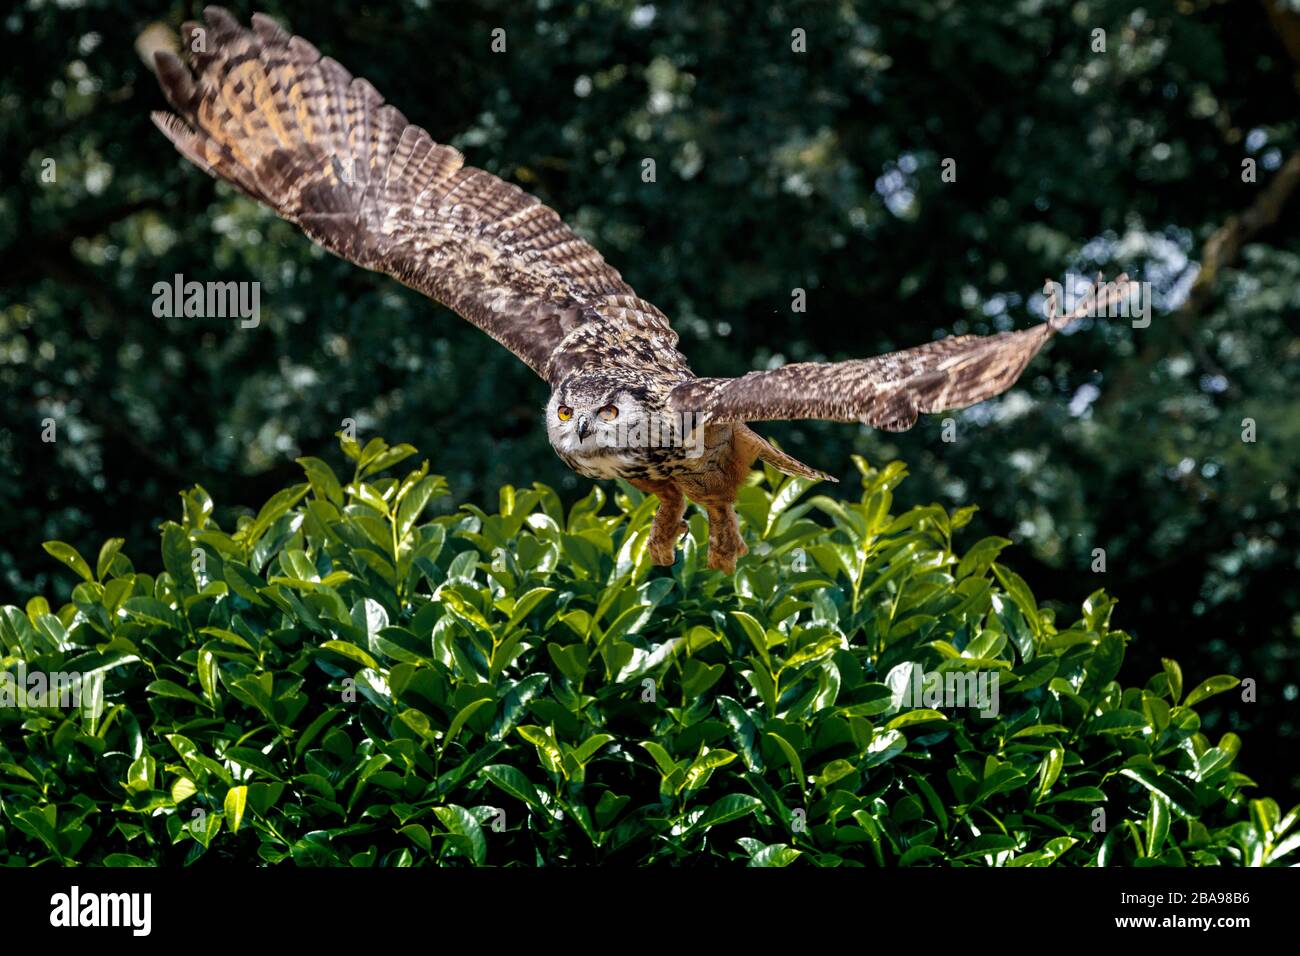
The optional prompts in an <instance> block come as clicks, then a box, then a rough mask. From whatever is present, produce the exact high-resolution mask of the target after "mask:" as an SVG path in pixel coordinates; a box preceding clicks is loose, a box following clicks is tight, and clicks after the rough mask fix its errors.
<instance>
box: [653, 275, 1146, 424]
mask: <svg viewBox="0 0 1300 956" xmlns="http://www.w3.org/2000/svg"><path fill="white" fill-rule="evenodd" d="M1129 291H1130V287H1129V285H1128V281H1127V279H1126V278H1125V277H1122V276H1121V277H1120V278H1119V279H1117V280H1115V282H1114V283H1111V284H1109V285H1108V286H1105V287H1103V290H1102V295H1101V296H1099V297H1097V300H1096V301H1097V306H1096V307H1100V308H1103V309H1104V308H1106V307H1107V306H1108V305H1109V303H1110V302H1111V301H1118V299H1119V298H1120V297H1121V296H1124V295H1127V294H1129ZM1094 307H1095V306H1094V302H1093V301H1091V300H1090V301H1087V302H1085V303H1084V304H1082V305H1081V306H1080V307H1079V309H1077V310H1076V311H1075V312H1074V313H1073V314H1072V315H1070V316H1067V317H1065V318H1063V319H1053V320H1051V321H1049V322H1045V323H1043V324H1042V325H1040V326H1037V327H1036V328H1032V329H1025V330H1023V331H1020V332H1000V333H998V334H997V335H988V336H980V335H958V336H953V337H950V338H946V339H940V340H938V341H935V342H927V343H926V344H925V345H919V346H917V347H916V348H911V349H905V350H903V351H901V352H891V353H889V354H888V355H879V356H876V357H875V358H868V359H853V360H850V361H847V362H802V363H797V364H794V365H783V366H781V367H780V368H774V369H771V370H769V371H759V372H750V373H749V374H748V375H744V376H742V377H741V378H697V379H691V380H689V381H686V382H683V383H682V384H681V385H678V386H677V387H676V388H674V389H673V391H672V394H671V396H670V399H669V401H670V403H671V405H672V407H673V409H674V410H675V411H677V412H683V413H685V412H690V413H694V414H697V415H703V416H705V417H706V419H708V420H710V421H716V422H756V421H775V420H778V419H792V418H822V419H828V420H830V421H837V422H864V423H865V424H867V425H871V426H872V427H874V428H883V429H887V430H889V431H904V430H906V429H908V428H911V427H912V425H914V424H915V423H916V419H917V416H918V415H919V414H920V413H921V412H938V411H943V410H945V409H950V408H965V407H966V406H968V405H974V404H975V403H976V402H982V401H984V400H985V399H986V398H992V397H993V396H994V395H997V394H999V393H1001V392H1004V391H1006V390H1007V389H1008V388H1010V387H1011V385H1012V384H1013V383H1014V382H1015V381H1016V379H1017V378H1019V377H1020V373H1021V372H1023V371H1024V370H1025V366H1026V365H1028V364H1029V361H1030V359H1032V358H1033V357H1034V356H1035V355H1037V354H1038V351H1039V349H1041V348H1042V347H1043V345H1044V343H1046V342H1047V340H1048V339H1049V338H1051V337H1052V335H1053V334H1054V333H1055V332H1056V331H1057V330H1058V329H1060V328H1063V327H1064V326H1065V325H1066V324H1068V323H1069V322H1071V321H1073V320H1074V319H1075V318H1078V317H1080V316H1081V315H1083V314H1087V312H1088V310H1089V309H1092V308H1094Z"/></svg>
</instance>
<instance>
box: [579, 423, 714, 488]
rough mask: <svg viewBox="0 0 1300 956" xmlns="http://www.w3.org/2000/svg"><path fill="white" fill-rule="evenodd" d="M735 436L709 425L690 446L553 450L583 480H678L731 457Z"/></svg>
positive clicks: (710, 469) (700, 472) (699, 472)
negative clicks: (586, 450)
mask: <svg viewBox="0 0 1300 956" xmlns="http://www.w3.org/2000/svg"><path fill="white" fill-rule="evenodd" d="M733 437H734V426H732V425H729V424H728V425H709V426H705V428H704V435H703V440H702V441H694V442H690V443H683V444H674V445H665V446H648V447H628V448H599V449H593V450H592V451H591V452H590V453H588V454H582V455H575V454H572V453H570V452H567V451H562V450H560V449H559V448H557V449H556V454H558V455H559V456H560V459H561V460H562V461H563V462H564V463H565V464H566V465H568V466H569V467H570V468H572V469H573V470H574V471H576V472H577V473H578V474H580V475H582V476H583V477H586V478H604V479H610V478H622V479H624V480H625V481H643V480H651V481H663V480H666V479H670V478H676V479H681V478H684V477H689V476H696V475H702V474H705V473H708V472H712V471H716V470H717V469H718V468H719V467H720V466H721V463H722V459H723V458H725V457H726V456H727V455H728V454H730V450H731V446H732V441H733Z"/></svg>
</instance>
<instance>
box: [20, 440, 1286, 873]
mask: <svg viewBox="0 0 1300 956" xmlns="http://www.w3.org/2000/svg"><path fill="white" fill-rule="evenodd" d="M344 450H345V451H346V452H347V453H348V455H349V456H350V458H351V459H352V461H353V464H354V466H355V474H354V477H353V480H352V482H351V483H350V484H348V485H347V486H346V487H342V486H341V485H340V483H339V481H338V480H337V478H336V477H335V475H334V473H333V472H332V471H331V469H330V468H329V467H328V466H327V465H326V464H325V463H324V462H322V461H319V460H317V459H303V460H302V465H303V467H304V470H305V472H306V475H307V478H308V481H307V482H305V483H303V484H300V485H296V486H294V487H291V488H287V489H285V490H284V491H282V492H280V493H279V494H277V495H275V496H274V497H273V498H272V499H271V500H270V501H269V502H267V504H266V505H265V506H264V507H263V508H262V509H261V511H260V512H258V513H257V515H256V516H252V515H249V516H246V517H242V518H240V519H239V521H238V523H237V527H236V530H234V531H233V533H228V532H225V531H222V530H221V529H220V528H218V527H217V526H216V524H215V523H214V521H213V517H212V514H213V505H212V502H211V500H210V499H209V497H208V495H207V494H206V492H204V491H203V489H202V488H199V487H195V488H194V489H192V490H191V491H189V492H186V493H184V494H182V496H181V497H182V501H183V506H184V507H183V518H182V521H181V522H180V523H179V524H178V523H173V522H168V523H165V524H164V525H163V526H162V534H161V538H162V561H161V564H162V568H163V569H164V570H162V571H161V573H159V574H158V575H157V576H153V575H150V574H148V573H145V572H143V571H137V570H136V568H135V565H134V563H133V562H132V561H131V560H130V559H128V557H127V555H126V552H125V551H124V550H120V549H121V546H122V544H123V542H122V541H121V540H119V539H114V540H112V541H109V542H108V543H107V544H105V545H104V547H103V549H102V550H101V551H100V553H99V557H98V560H97V562H96V564H95V566H94V567H93V568H92V567H91V566H90V565H89V563H88V562H86V561H85V560H84V559H83V558H82V557H80V556H79V555H78V553H77V552H76V551H75V550H74V549H73V548H71V547H70V546H68V545H66V544H63V543H60V542H50V543H49V544H47V545H46V549H47V550H48V551H49V552H50V553H51V554H52V555H53V556H54V557H56V558H58V559H59V560H61V561H62V562H63V563H64V564H66V565H67V566H68V567H69V568H71V569H72V571H73V572H75V573H76V574H77V575H79V576H80V578H82V579H84V580H82V581H81V582H80V583H78V584H77V585H76V587H75V589H74V590H73V592H72V601H71V603H69V604H65V605H64V606H63V607H61V608H60V609H59V610H58V611H57V612H52V611H51V609H50V607H49V606H48V604H47V603H46V602H45V601H44V600H42V599H39V598H38V599H35V600H33V601H31V602H30V603H29V604H28V606H27V608H26V610H25V611H24V610H21V609H19V608H16V607H5V608H3V609H0V640H2V641H3V645H4V653H5V655H6V656H5V658H4V666H5V668H6V669H8V670H9V671H11V672H12V671H17V669H18V668H20V667H21V668H25V669H26V671H27V672H28V674H29V675H30V674H31V673H35V672H42V673H52V672H64V673H77V674H80V675H82V678H83V684H82V690H83V692H84V696H83V698H82V700H81V704H82V707H81V708H80V709H69V708H67V707H66V706H65V707H63V708H59V707H55V706H40V705H42V704H45V705H50V704H56V703H58V702H57V701H53V700H44V701H42V700H31V699H28V700H26V701H20V702H18V704H19V705H17V706H15V704H14V702H13V701H10V702H9V705H8V706H5V707H2V708H0V808H2V813H0V859H4V860H5V861H6V862H8V863H10V864H18V865H22V864H35V863H39V862H45V861H57V862H62V863H73V862H76V863H82V864H85V863H103V864H110V865H113V864H138V863H141V862H146V863H161V864H181V863H190V862H194V861H198V860H221V861H235V862H241V863H245V864H253V863H258V862H268V863H278V862H281V861H289V860H292V861H294V862H297V863H301V864H343V865H348V864H350V865H354V866H369V865H412V864H422V863H440V864H449V865H464V864H469V863H488V864H498V865H502V864H515V865H518V864H524V865H534V864H541V863H575V864H587V863H602V862H611V863H626V864H651V863H675V864H701V863H722V862H734V863H742V862H748V863H749V864H751V865H760V866H774V865H775V866H781V865H787V864H790V863H795V862H796V861H797V862H798V864H800V865H809V864H812V865H819V866H833V865H839V864H866V865H912V864H935V863H948V864H953V865H1010V866H1044V865H1051V864H1053V863H1061V864H1063V865H1075V866H1092V865H1098V866H1100V865H1108V864H1109V865H1115V864H1220V863H1222V864H1234V863H1235V864H1255V865H1258V864H1268V863H1273V862H1275V861H1277V860H1278V858H1279V857H1281V856H1282V855H1283V854H1285V853H1286V852H1287V851H1289V850H1291V849H1294V848H1295V847H1296V846H1297V845H1298V844H1300V835H1297V834H1291V835H1290V836H1288V835H1287V834H1288V831H1290V830H1291V828H1292V825H1293V824H1294V822H1295V820H1296V817H1297V811H1292V812H1291V813H1290V814H1288V815H1287V816H1286V817H1285V819H1280V817H1281V814H1280V813H1279V810H1278V807H1277V804H1276V803H1275V802H1273V801H1272V800H1267V799H1262V800H1247V799H1246V797H1245V796H1244V795H1243V790H1245V789H1246V788H1248V787H1250V786H1252V783H1251V781H1250V780H1249V779H1248V778H1247V777H1245V776H1243V775H1242V774H1241V773H1238V772H1237V771H1236V770H1234V768H1233V764H1234V761H1235V759H1236V757H1237V753H1238V749H1239V746H1240V742H1239V740H1238V739H1237V737H1236V736H1235V735H1233V734H1231V733H1226V734H1224V735H1223V736H1222V737H1220V739H1219V741H1218V743H1217V745H1216V744H1212V743H1211V742H1210V741H1209V740H1208V739H1207V738H1206V737H1205V736H1204V735H1203V734H1201V733H1200V721H1199V718H1198V717H1197V714H1196V711H1195V709H1194V708H1195V705H1196V704H1197V703H1198V702H1200V701H1201V700H1203V699H1204V698H1206V697H1208V696H1210V695H1212V694H1216V693H1220V692H1223V691H1226V690H1229V689H1231V688H1232V687H1234V686H1235V685H1236V684H1237V681H1236V679H1235V678H1232V677H1227V676H1217V677H1210V678H1209V679H1207V680H1205V681H1204V682H1202V683H1200V684H1199V685H1197V686H1196V687H1195V688H1192V689H1190V690H1187V689H1186V688H1185V687H1184V682H1183V677H1182V674H1181V672H1180V670H1179V668H1178V665H1177V664H1176V663H1174V662H1173V661H1167V662H1166V665H1165V668H1164V670H1163V672H1162V673H1159V674H1156V675H1155V676H1154V677H1152V678H1151V679H1150V680H1149V681H1147V682H1146V684H1145V685H1143V686H1136V687H1123V686H1121V685H1120V684H1119V683H1118V682H1117V681H1116V677H1117V675H1118V674H1119V672H1120V668H1121V664H1122V662H1123V659H1124V651H1125V644H1126V642H1127V640H1128V638H1127V637H1126V635H1125V634H1124V633H1123V632H1122V631H1117V630H1114V629H1113V628H1112V627H1111V625H1110V618H1111V610H1112V606H1113V603H1114V602H1113V601H1112V600H1111V599H1110V598H1108V597H1107V596H1106V595H1105V594H1104V593H1103V592H1101V591H1098V592H1097V593H1095V594H1093V595H1092V596H1091V597H1090V598H1089V599H1088V600H1087V601H1086V602H1085V603H1084V605H1083V609H1082V617H1081V618H1080V619H1079V620H1077V621H1074V622H1073V623H1071V624H1069V625H1068V626H1065V625H1061V624H1058V622H1057V621H1056V615H1055V614H1054V613H1053V612H1052V611H1051V610H1048V609H1044V608H1040V607H1039V606H1038V605H1037V603H1036V602H1035V599H1034V596H1033V595H1032V594H1031V593H1030V590H1029V588H1028V587H1027V586H1026V584H1025V582H1024V581H1023V580H1021V579H1020V578H1019V577H1018V576H1017V575H1016V574H1014V573H1013V572H1011V571H1010V570H1008V569H1007V568H1005V567H1004V566H1002V565H1000V564H998V563H997V558H998V556H999V553H1000V552H1001V551H1002V549H1003V548H1004V547H1006V546H1007V545H1008V544H1009V543H1010V542H1008V541H1006V540H1005V539H1001V538H988V539H985V540H983V541H979V542H976V543H974V544H973V545H971V546H970V547H969V548H967V549H966V550H965V553H964V554H960V555H959V554H958V553H957V552H956V551H954V542H953V536H954V534H955V533H956V532H957V531H958V530H959V529H960V528H961V527H962V526H963V525H964V524H965V523H966V522H967V521H968V520H969V518H970V516H971V514H972V512H973V511H974V509H973V508H965V509H962V510H960V511H958V512H956V513H954V514H951V515H950V514H948V513H947V512H946V511H944V510H943V509H942V508H940V507H938V506H930V507H923V508H914V509H912V510H911V511H908V512H906V513H904V514H902V515H900V516H897V517H895V516H893V515H892V514H891V513H890V506H891V500H892V489H893V488H895V487H896V486H897V484H898V483H899V482H900V481H901V480H902V479H903V477H904V475H905V471H904V468H903V466H902V465H900V464H898V463H894V464H891V465H889V466H887V467H886V468H884V469H880V470H877V469H874V468H870V467H868V466H867V465H866V464H865V463H864V462H859V468H860V470H861V472H862V481H863V493H862V498H861V501H860V502H858V503H856V504H851V503H844V502H839V501H835V500H832V499H830V498H827V497H812V498H809V497H807V493H808V491H809V488H810V485H811V483H810V482H806V481H804V480H801V479H788V478H782V477H781V476H779V475H777V474H775V473H773V472H769V473H767V475H766V476H765V478H766V483H767V484H769V485H770V486H771V487H773V488H774V489H775V490H774V491H769V490H768V489H767V487H765V486H764V485H765V482H764V481H763V480H762V479H763V478H764V476H763V475H761V474H760V473H758V472H755V475H754V479H755V480H754V482H753V483H752V484H751V485H749V486H748V487H746V488H745V489H744V490H743V494H742V495H741V498H740V501H739V502H738V510H739V512H740V513H741V515H742V518H743V524H744V526H745V527H746V536H747V539H748V541H749V544H750V548H751V553H750V555H749V556H748V557H747V558H745V559H743V560H742V561H741V566H740V569H739V571H738V573H737V574H736V575H735V576H734V578H733V577H727V576H724V575H722V574H720V573H717V572H714V571H710V570H707V569H706V568H705V567H704V563H703V547H702V543H703V542H704V539H705V534H706V530H705V527H704V525H703V520H702V517H701V516H698V515H696V516H693V517H692V519H691V534H690V536H689V537H688V539H687V540H686V541H685V550H684V554H683V555H682V556H681V557H680V558H679V560H678V563H677V565H676V566H675V567H674V568H672V569H660V568H655V567H653V566H652V565H650V563H649V561H648V558H647V556H646V553H645V540H646V535H647V532H648V528H649V523H650V519H651V516H652V514H653V512H654V509H655V507H656V502H655V500H654V499H652V498H645V497H643V496H642V495H641V494H639V493H638V492H636V491H634V490H632V489H630V488H628V487H626V486H621V487H620V489H619V492H618V494H617V496H616V501H615V504H616V507H615V509H614V510H613V512H612V513H609V510H608V509H606V508H605V507H604V505H605V500H604V494H603V493H602V492H601V491H600V489H599V488H594V489H593V490H592V492H591V494H589V495H588V496H587V497H586V498H585V499H583V500H582V501H580V502H578V503H577V504H576V505H574V506H573V507H572V508H571V509H570V510H569V512H568V514H567V515H566V514H565V513H564V510H563V508H562V506H561V502H560V500H559V498H558V497H557V496H556V494H555V493H554V492H553V491H552V490H550V489H549V488H546V487H544V486H541V485H537V486H534V487H533V488H531V489H528V490H519V489H515V488H510V487H507V488H504V489H502V491H501V496H500V508H499V510H498V512H497V513H496V514H487V513H485V512H483V511H481V510H480V509H478V508H475V507H471V506H466V507H464V508H462V509H461V510H460V511H458V512H456V513H454V514H442V515H439V516H437V517H432V518H428V519H427V520H426V517H425V513H426V512H427V511H429V510H431V509H430V505H431V503H435V502H436V500H437V499H439V498H440V497H442V496H444V495H445V494H446V483H445V482H444V480H443V479H442V478H440V477H437V476H433V475H430V474H428V463H427V462H426V463H425V464H424V465H422V466H421V467H420V468H419V469H418V470H416V471H414V472H412V473H410V474H408V475H407V476H406V477H405V478H403V479H401V480H398V479H395V478H381V477H377V475H378V474H379V473H380V472H383V471H385V470H386V469H389V468H392V467H394V466H395V465H397V464H398V463H400V462H401V461H403V460H404V459H406V458H407V457H409V456H410V455H412V454H413V453H414V449H412V448H410V447H409V446H404V445H399V446H396V447H393V448H389V447H388V446H387V445H385V444H384V443H383V442H382V441H378V440H376V441H372V442H371V443H370V444H368V445H367V446H366V447H365V449H364V450H363V449H361V448H359V447H358V446H357V445H356V444H354V443H346V442H345V444H344ZM778 482H779V483H778ZM147 565H148V566H153V565H154V562H153V561H152V560H151V561H149V562H147ZM914 670H915V671H916V673H917V675H918V676H917V677H915V678H914V676H913V671H914ZM922 672H937V673H940V674H947V673H949V672H952V673H961V672H972V673H974V674H975V675H977V676H979V675H985V676H989V675H994V674H996V675H997V676H998V678H999V681H998V685H997V686H998V689H999V696H998V708H997V713H996V714H992V713H989V714H983V713H981V712H980V711H979V710H977V709H975V708H973V707H970V706H948V707H943V708H940V709H932V708H927V707H924V706H915V705H916V704H917V703H918V701H917V700H915V699H909V698H907V697H906V696H905V695H904V693H903V692H904V691H905V690H906V689H907V688H908V687H914V686H917V685H916V683H913V681H917V682H919V680H920V678H919V675H920V674H921V673H922ZM96 676H98V677H99V678H102V680H99V681H98V682H97V681H96V680H95V679H94V678H95V677H96ZM943 679H946V678H943ZM9 689H10V690H11V691H12V689H13V685H12V682H11V684H10V685H9ZM920 702H921V703H924V701H923V700H922V701H920ZM946 703H949V704H952V703H953V702H952V701H947V702H946ZM967 703H968V704H969V703H970V702H969V701H967ZM984 703H985V704H987V703H988V701H985V702H984ZM986 709H991V708H986ZM1102 823H1104V829H1103V828H1102V827H1101V826H1100V824H1102Z"/></svg>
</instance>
